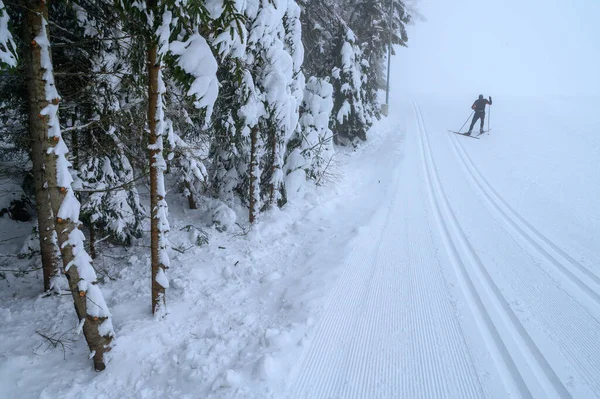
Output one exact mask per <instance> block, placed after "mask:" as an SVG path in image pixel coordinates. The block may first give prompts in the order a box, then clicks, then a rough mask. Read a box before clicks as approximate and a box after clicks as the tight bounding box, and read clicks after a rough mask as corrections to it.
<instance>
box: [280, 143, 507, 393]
mask: <svg viewBox="0 0 600 399" xmlns="http://www.w3.org/2000/svg"><path fill="white" fill-rule="evenodd" d="M400 144H404V143H400ZM404 147H405V148H406V150H405V151H404V154H398V160H399V161H400V159H401V158H402V156H403V157H404V160H403V161H402V162H399V165H400V166H399V167H397V168H396V169H397V170H396V171H395V172H393V173H392V179H391V181H388V182H387V184H392V185H393V187H394V188H393V194H392V195H391V196H390V197H389V198H387V199H386V200H385V202H384V205H383V206H382V207H381V208H380V209H379V211H378V212H377V214H376V215H375V217H374V219H373V220H372V221H371V222H370V223H369V224H368V225H367V226H364V227H363V228H362V231H361V233H360V234H359V235H358V238H357V240H356V241H355V246H354V249H353V251H352V253H351V255H350V256H349V257H348V258H347V260H346V262H345V264H344V266H343V270H342V273H341V275H340V277H339V280H338V282H337V284H336V286H335V288H334V290H333V291H332V293H331V295H330V299H329V302H328V304H327V306H326V308H325V309H324V311H323V314H322V315H321V317H320V320H319V322H318V323H317V325H316V327H315V330H314V333H313V337H312V340H311V342H310V343H309V346H308V347H307V348H306V349H305V353H304V355H303V357H302V358H301V359H300V361H299V365H298V367H297V370H298V371H297V373H296V375H295V378H294V380H293V381H291V383H290V387H289V391H288V394H287V397H289V398H311V399H313V398H314V399H317V398H382V399H383V398H387V399H397V398H407V399H415V398H424V399H425V398H427V399H436V398H440V399H441V398H449V397H454V398H465V399H471V398H485V397H490V396H493V395H492V393H490V392H489V390H486V388H485V387H484V386H482V385H483V384H482V382H481V380H480V376H479V374H478V370H476V368H475V366H474V361H473V357H472V356H473V355H472V351H471V348H470V345H471V343H468V342H467V340H466V339H465V335H464V332H463V330H462V326H461V323H460V320H459V315H458V314H457V310H456V308H455V305H454V303H453V300H452V298H451V295H450V293H449V288H448V285H447V282H446V280H445V278H444V274H443V272H442V269H443V266H442V265H440V260H439V259H438V256H437V248H438V246H437V242H436V241H435V239H436V237H437V235H436V233H437V232H436V231H435V230H434V229H432V227H431V226H432V225H435V221H434V220H433V218H432V216H431V215H429V214H428V211H429V207H428V206H427V204H428V202H427V199H426V198H427V192H426V190H427V189H426V187H425V186H424V184H423V173H424V171H423V169H422V165H421V163H420V162H419V155H418V152H417V151H416V149H417V148H418V141H417V137H416V136H415V135H414V134H413V135H411V136H408V137H406V145H405V146H404ZM412 149H414V150H415V151H411V150H412ZM374 162H376V160H374ZM382 184H383V183H382ZM493 394H495V395H501V396H500V397H505V394H504V395H503V394H502V393H500V394H499V393H497V392H496V393H493Z"/></svg>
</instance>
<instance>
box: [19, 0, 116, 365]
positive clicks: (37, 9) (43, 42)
mask: <svg viewBox="0 0 600 399" xmlns="http://www.w3.org/2000/svg"><path fill="white" fill-rule="evenodd" d="M26 6H27V9H26V21H27V34H28V35H29V36H30V37H29V40H28V43H30V49H29V51H27V52H28V53H31V56H30V57H31V58H30V59H29V60H28V61H30V62H31V65H30V66H29V68H30V70H31V72H30V73H31V75H30V78H31V80H34V82H31V83H30V92H29V95H30V98H29V102H30V108H31V110H30V113H31V112H32V111H34V110H35V111H38V114H37V115H36V117H37V119H38V120H39V123H37V124H35V125H33V126H30V129H36V128H39V129H41V130H42V132H43V133H37V135H40V136H45V141H46V143H47V144H46V145H45V146H41V148H37V147H33V148H35V149H37V150H42V151H44V152H43V153H42V154H39V155H36V156H40V157H42V158H45V165H44V173H45V178H46V182H45V183H46V184H47V188H46V190H47V192H48V193H49V198H50V201H49V202H50V204H51V206H52V211H53V212H52V215H56V220H55V226H54V227H55V231H56V236H57V238H58V244H59V247H60V252H61V257H62V260H63V265H64V270H65V273H66V276H67V279H68V281H69V288H70V290H71V293H72V296H73V301H74V305H75V310H76V312H77V316H78V318H79V328H80V329H83V333H84V336H85V339H86V341H87V343H88V346H89V348H90V351H91V357H92V358H93V360H94V367H95V369H96V370H103V369H104V368H105V367H106V366H105V363H104V353H105V352H107V351H109V350H110V348H111V346H110V344H111V341H112V338H113V336H114V330H113V326H112V320H111V315H110V312H109V310H108V307H107V306H106V302H105V301H104V297H103V295H102V292H101V291H100V288H99V287H98V285H97V279H96V273H95V271H94V268H93V267H92V265H91V258H90V257H89V255H88V253H87V252H86V251H85V248H84V236H83V233H82V232H81V231H80V230H79V208H80V204H79V201H77V199H76V198H75V194H74V192H73V189H72V187H71V183H72V181H73V179H72V177H71V173H70V170H69V166H70V163H69V161H68V160H67V158H66V155H67V154H68V148H67V145H66V144H65V141H64V140H63V138H62V135H61V128H60V123H59V120H58V104H59V103H60V100H61V99H60V97H59V95H58V92H57V90H56V86H55V83H54V71H53V68H52V59H51V53H50V40H49V38H48V23H47V19H48V8H47V5H46V3H45V2H42V1H28V2H27V4H26ZM39 108H41V109H39Z"/></svg>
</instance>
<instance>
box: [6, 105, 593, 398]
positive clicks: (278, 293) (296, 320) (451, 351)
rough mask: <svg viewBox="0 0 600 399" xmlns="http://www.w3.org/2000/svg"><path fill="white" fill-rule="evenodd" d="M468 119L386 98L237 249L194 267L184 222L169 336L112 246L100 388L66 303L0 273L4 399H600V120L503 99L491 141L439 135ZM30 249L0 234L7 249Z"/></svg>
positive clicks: (451, 108)
mask: <svg viewBox="0 0 600 399" xmlns="http://www.w3.org/2000/svg"><path fill="white" fill-rule="evenodd" d="M473 100H474V98H455V97H444V96H435V97H434V96H416V97H414V98H413V97H410V98H404V97H402V98H396V99H395V101H394V102H393V104H392V111H391V116H390V117H389V118H388V119H386V120H383V121H381V122H380V123H378V124H377V125H376V126H375V127H374V128H373V130H372V132H371V133H370V139H369V141H368V142H367V143H366V144H365V145H364V146H362V147H360V148H359V149H358V150H357V151H350V150H340V154H339V156H338V158H337V159H338V160H339V163H338V165H336V166H335V169H334V170H333V171H332V172H334V173H332V175H333V178H332V180H333V181H332V182H330V183H329V184H328V185H326V186H325V187H318V188H312V189H307V191H306V192H304V193H303V194H302V195H300V196H299V197H298V198H297V199H296V200H295V201H294V202H292V203H289V204H288V205H286V206H285V207H284V208H283V209H282V210H278V211H273V212H272V213H269V214H265V215H263V217H262V219H261V220H260V222H259V224H258V228H256V229H254V230H251V231H249V232H248V233H247V234H245V235H242V234H240V233H241V232H240V231H236V232H224V233H219V232H217V231H216V230H210V229H209V230H208V232H209V236H210V237H209V238H210V243H209V244H208V245H204V246H200V247H197V246H195V245H194V240H195V236H193V235H192V233H190V232H188V231H186V230H185V229H184V230H181V229H182V228H184V227H185V226H188V225H190V224H192V225H197V226H198V227H201V226H200V219H202V218H201V215H200V212H197V211H189V210H184V208H185V207H184V203H183V201H182V202H181V203H180V204H172V205H171V207H170V209H171V212H172V215H171V219H172V226H171V233H170V235H169V237H170V239H171V241H172V245H173V247H174V248H176V249H174V250H172V251H171V257H172V268H171V269H170V271H169V277H170V279H171V288H170V289H169V290H167V306H168V312H169V314H168V316H167V317H166V319H164V320H155V319H153V318H152V317H151V316H150V315H149V310H150V293H149V288H150V276H149V271H150V270H149V259H148V252H149V251H148V249H147V248H143V247H134V248H131V249H129V250H128V251H127V252H124V251H122V250H117V249H110V248H108V247H105V248H104V249H103V251H102V253H101V254H100V255H99V258H98V259H97V261H96V262H95V265H96V267H97V268H99V269H100V270H99V275H101V276H102V275H103V276H104V284H103V290H104V294H105V296H106V299H107V302H108V305H109V307H110V309H111V311H112V313H113V317H114V319H113V320H114V324H115V330H116V334H117V339H116V342H115V347H114V349H113V351H112V352H111V353H110V363H109V364H108V367H107V369H106V370H105V371H104V372H102V373H95V372H93V371H92V370H91V363H90V362H89V361H88V360H86V352H87V347H86V345H85V343H84V342H83V337H82V336H76V335H74V332H75V325H76V318H75V314H74V312H73V307H72V304H71V299H70V297H69V296H63V297H46V298H42V297H40V296H39V291H40V287H41V286H42V283H41V281H40V274H39V272H35V273H30V274H28V275H26V276H14V273H10V272H9V273H6V277H7V279H6V280H0V337H2V340H0V392H2V394H1V395H0V396H2V397H7V398H29V397H41V398H58V397H60V398H75V397H77V398H81V397H84V398H88V397H90V398H92V397H94V398H95V397H104V398H123V397H132V398H163V397H170V398H234V397H235V398H264V397H271V398H284V397H289V398H321V397H322V398H329V397H340V398H410V399H413V398H476V397H481V398H488V397H493V398H505V397H525V398H527V397H530V398H555V397H559V398H567V397H571V396H572V397H576V398H593V397H600V296H599V293H600V277H599V276H600V266H599V265H600V210H599V209H598V207H597V206H596V204H597V203H598V200H597V198H598V197H599V194H600V188H599V186H598V184H597V182H598V181H599V178H600V167H599V166H598V165H600V135H599V134H598V133H600V132H598V126H600V114H599V113H598V112H596V111H595V110H596V109H598V107H599V106H600V99H598V98H501V97H498V98H496V97H494V105H493V109H492V115H491V126H492V131H491V132H490V134H485V135H483V136H481V138H480V139H479V140H474V139H470V138H465V137H461V136H458V135H453V134H450V133H448V132H447V130H448V129H457V128H458V127H459V126H460V124H461V123H462V122H463V121H464V119H465V118H466V117H467V115H468V113H469V107H470V105H471V103H472V101H473ZM174 197H175V196H174V195H172V196H171V198H174ZM29 229H30V225H28V224H16V223H15V222H13V221H10V220H8V218H6V217H4V218H2V219H0V231H1V232H2V236H1V237H0V240H5V239H8V238H12V237H21V236H23V235H25V234H26V233H27V231H28V230H29ZM143 244H144V243H143V242H140V245H143ZM22 245H23V238H19V239H15V240H10V241H3V242H0V252H1V253H2V254H3V256H4V255H13V254H15V253H16V251H18V249H19V248H20V247H21V246H22ZM0 262H2V263H1V264H2V266H1V267H0V269H14V268H24V267H28V265H27V262H28V260H26V259H25V260H15V258H12V257H8V258H4V257H3V258H2V259H0ZM29 267H31V266H29ZM109 276H110V277H109ZM38 332H39V333H41V334H43V335H46V336H49V337H50V336H53V337H55V338H58V337H61V341H62V342H63V344H64V345H65V347H64V348H63V347H62V346H61V344H58V345H57V346H56V347H53V346H52V345H49V341H48V340H46V339H45V338H43V337H42V336H41V335H39V334H38ZM82 370H83V371H82Z"/></svg>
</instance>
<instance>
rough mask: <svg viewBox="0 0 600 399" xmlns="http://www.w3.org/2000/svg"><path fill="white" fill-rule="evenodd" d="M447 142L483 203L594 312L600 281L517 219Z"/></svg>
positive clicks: (465, 157) (455, 145)
mask: <svg viewBox="0 0 600 399" xmlns="http://www.w3.org/2000/svg"><path fill="white" fill-rule="evenodd" d="M449 140H450V142H451V143H452V146H453V148H454V150H455V153H456V154H457V155H458V158H459V159H460V162H461V163H462V164H463V167H464V169H465V170H466V171H467V175H469V176H470V177H471V179H472V181H473V182H474V183H475V185H476V187H478V189H479V191H480V192H481V194H482V195H483V197H484V198H485V199H486V200H487V202H488V203H489V204H491V206H492V207H493V208H494V209H495V210H496V212H497V213H498V214H500V215H501V216H502V217H503V219H504V220H505V221H506V223H508V224H509V225H510V226H511V227H512V228H513V229H514V230H515V231H516V232H517V233H518V234H519V235H520V236H521V237H522V238H523V239H524V240H525V241H526V242H527V243H528V244H529V245H530V246H532V247H533V248H535V249H536V250H537V251H538V252H539V253H540V254H542V255H543V256H544V257H545V258H546V259H547V260H548V261H549V262H550V263H551V264H552V265H553V266H554V267H555V268H556V269H557V270H558V271H559V272H560V273H561V274H562V275H563V276H565V277H566V278H567V279H568V280H569V281H571V282H572V283H573V284H575V285H576V286H577V287H578V288H580V289H581V290H582V291H583V292H585V293H586V294H587V295H588V296H589V297H590V298H591V299H592V300H593V301H594V302H595V305H596V306H594V308H597V305H599V304H600V294H598V291H600V278H598V276H596V275H595V274H594V273H593V272H592V271H590V270H589V269H587V268H586V267H585V266H583V265H581V264H580V263H579V262H577V261H576V260H575V259H573V257H571V256H570V255H568V254H567V253H566V252H564V251H563V250H561V249H560V248H559V247H558V246H556V245H555V244H554V243H553V242H552V241H550V240H549V239H548V238H546V237H545V236H544V235H543V234H542V233H540V232H539V231H538V230H537V229H535V228H534V227H533V226H532V225H531V224H529V222H527V221H526V220H525V219H524V218H523V217H522V216H521V215H519V214H518V213H517V212H516V211H515V210H514V209H513V208H512V207H511V206H510V205H509V204H508V203H507V202H506V201H505V200H504V199H503V198H502V197H501V196H500V194H498V192H497V191H496V190H495V189H494V188H493V187H492V186H491V185H490V183H489V182H488V181H487V179H486V178H485V177H484V176H483V174H481V172H480V171H479V170H478V169H477V167H476V166H475V164H474V163H473V161H472V160H471V158H470V157H469V155H468V154H467V152H466V151H465V150H464V148H463V146H462V145H461V144H460V143H457V142H456V140H455V139H451V138H449ZM544 246H546V247H547V248H549V249H550V251H553V252H554V253H555V254H558V256H559V257H561V258H563V260H564V261H566V262H561V261H560V260H559V259H557V257H556V256H553V255H552V254H551V253H550V251H549V250H546V249H545V248H544ZM564 263H566V264H569V265H571V267H570V268H569V267H567V266H565V264H564ZM570 269H571V270H570Z"/></svg>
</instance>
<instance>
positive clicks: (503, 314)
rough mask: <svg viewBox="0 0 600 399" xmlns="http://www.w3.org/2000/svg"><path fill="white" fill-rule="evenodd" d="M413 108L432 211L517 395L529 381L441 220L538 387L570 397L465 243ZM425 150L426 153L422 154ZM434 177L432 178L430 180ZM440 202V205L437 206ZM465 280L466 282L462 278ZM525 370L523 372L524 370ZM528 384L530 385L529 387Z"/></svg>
mask: <svg viewBox="0 0 600 399" xmlns="http://www.w3.org/2000/svg"><path fill="white" fill-rule="evenodd" d="M412 102H413V108H414V113H415V118H416V121H417V127H418V130H419V135H420V138H421V153H422V156H423V162H425V163H426V165H425V169H426V171H427V173H426V174H427V178H428V179H427V180H428V185H429V188H430V193H431V195H432V199H433V201H434V202H435V205H436V206H435V209H436V210H437V214H438V220H439V221H440V222H441V227H443V228H442V229H441V230H442V231H444V233H445V234H444V235H445V236H446V237H445V238H446V242H447V243H448V244H449V247H450V250H451V251H450V252H452V255H453V258H454V259H455V261H456V262H455V265H459V266H460V269H462V270H461V273H460V274H461V275H462V276H463V280H464V281H463V282H464V283H466V285H467V286H468V287H469V291H471V292H470V293H471V294H472V295H471V296H472V297H473V299H475V300H476V301H477V305H478V308H479V312H480V315H483V316H484V318H485V319H487V320H481V321H483V322H484V323H483V324H486V327H487V329H488V332H489V333H490V334H491V335H492V337H495V339H494V341H495V342H494V344H495V345H496V349H497V350H499V351H500V352H501V355H502V357H503V360H504V362H505V365H506V366H507V368H508V370H507V371H508V372H509V374H510V375H511V377H512V379H513V381H514V382H515V383H516V385H517V387H518V389H519V390H520V393H521V394H522V395H523V394H525V396H528V397H532V392H531V389H530V386H529V385H530V384H532V382H531V381H526V380H524V379H523V376H521V374H520V373H519V367H518V366H517V365H516V364H515V359H514V358H513V357H512V355H511V353H510V350H509V349H508V347H507V346H506V342H504V341H503V340H502V338H501V335H500V333H499V331H498V329H497V328H496V326H495V323H494V320H493V319H491V317H490V315H489V314H488V312H489V310H491V309H490V308H488V307H486V305H485V304H484V302H483V300H482V298H481V296H480V294H479V293H478V291H477V290H476V289H475V285H474V284H473V280H472V278H471V275H470V273H469V272H468V270H467V268H466V266H465V262H464V261H463V260H462V259H461V257H460V255H459V253H458V250H457V248H456V247H455V245H454V243H453V240H452V238H451V237H452V235H451V234H450V232H449V230H448V226H447V225H446V222H445V221H444V220H448V222H449V224H450V228H451V229H452V230H453V231H454V232H455V233H457V234H456V235H455V236H457V238H456V241H458V244H459V245H460V247H461V248H462V250H463V252H464V253H465V254H466V255H467V258H468V263H469V264H470V265H471V267H472V268H473V270H472V272H474V273H475V275H476V276H477V279H476V280H477V281H478V282H480V283H484V284H485V286H486V289H485V291H486V297H487V298H486V299H488V300H490V301H492V302H493V307H494V308H495V310H496V312H498V316H499V318H500V320H496V322H501V323H502V324H503V327H504V328H506V329H508V330H509V334H510V336H511V338H512V339H513V340H514V343H515V344H516V345H517V347H518V348H515V349H519V350H520V351H521V355H522V356H523V357H524V359H525V362H526V363H527V366H528V368H529V371H530V372H532V373H533V374H534V376H535V377H536V379H537V382H538V383H539V384H540V386H541V388H542V389H543V390H544V391H545V393H546V395H547V396H546V397H559V398H569V397H571V395H570V394H569V392H568V391H567V389H566V388H565V387H564V385H562V383H561V381H560V379H559V378H558V376H557V375H556V373H555V372H554V370H553V369H552V368H551V366H550V364H549V363H548V361H547V360H546V358H545V357H544V356H543V354H542V353H541V352H540V350H539V348H538V347H537V346H536V345H535V343H534V342H533V340H532V338H531V337H530V336H529V335H528V334H527V331H526V330H525V328H524V327H523V325H522V324H521V323H520V321H519V319H518V318H517V317H516V315H515V314H514V312H513V311H512V309H511V308H510V306H509V304H508V303H507V302H506V300H505V299H504V297H503V296H502V294H501V292H500V290H499V288H498V287H497V286H496V284H495V283H494V281H493V279H492V277H491V276H490V274H489V273H488V271H487V269H486V268H485V267H484V265H483V264H482V262H481V260H480V259H479V257H478V255H477V254H476V252H475V250H474V248H473V247H472V245H471V243H470V242H469V241H468V239H467V237H466V235H465V233H464V232H463V230H462V228H461V227H460V224H459V223H458V220H457V218H456V215H455V214H454V212H453V211H452V208H451V207H450V204H449V201H448V198H447V196H446V194H445V192H444V190H443V188H442V185H441V181H440V178H439V176H438V172H437V169H436V166H435V162H434V160H433V155H432V152H431V148H430V146H429V139H428V137H427V129H426V127H425V122H424V119H423V115H422V112H421V109H420V107H419V105H418V104H417V102H416V101H415V100H414V99H413V100H412ZM425 148H427V151H425ZM432 177H433V179H432ZM434 186H436V187H437V193H438V194H437V195H438V196H439V197H440V198H439V199H437V198H435V197H436V195H435V194H434V193H435V192H436V190H435V189H434ZM440 202H441V204H440ZM440 205H443V207H444V209H445V214H446V217H444V215H443V212H442V210H441V208H442V206H440ZM464 277H466V279H465V278H464ZM524 371H525V370H524ZM528 383H529V384H528Z"/></svg>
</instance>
